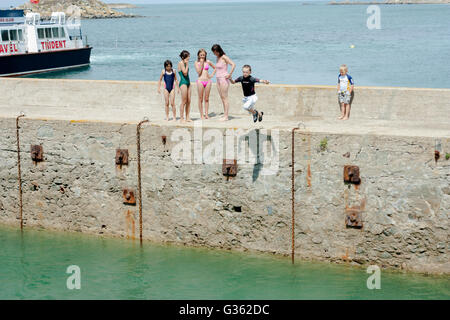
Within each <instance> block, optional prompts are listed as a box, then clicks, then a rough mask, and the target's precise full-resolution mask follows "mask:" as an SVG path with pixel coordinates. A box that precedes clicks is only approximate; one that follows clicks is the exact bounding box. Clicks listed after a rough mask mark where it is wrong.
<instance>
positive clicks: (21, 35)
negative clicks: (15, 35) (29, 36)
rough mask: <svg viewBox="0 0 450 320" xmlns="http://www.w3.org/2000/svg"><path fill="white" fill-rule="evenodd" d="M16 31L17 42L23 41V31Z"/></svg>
mask: <svg viewBox="0 0 450 320" xmlns="http://www.w3.org/2000/svg"><path fill="white" fill-rule="evenodd" d="M18 31H19V40H20V41H23V31H22V29H19V30H18Z"/></svg>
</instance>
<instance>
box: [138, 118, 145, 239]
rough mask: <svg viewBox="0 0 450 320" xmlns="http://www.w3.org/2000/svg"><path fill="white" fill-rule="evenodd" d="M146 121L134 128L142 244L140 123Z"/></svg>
mask: <svg viewBox="0 0 450 320" xmlns="http://www.w3.org/2000/svg"><path fill="white" fill-rule="evenodd" d="M145 122H148V119H145V118H144V120H142V121H141V122H139V123H138V125H137V128H136V140H137V165H138V192H139V241H140V243H141V246H142V187H141V125H142V124H143V123H145Z"/></svg>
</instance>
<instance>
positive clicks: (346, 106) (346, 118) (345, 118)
mask: <svg viewBox="0 0 450 320" xmlns="http://www.w3.org/2000/svg"><path fill="white" fill-rule="evenodd" d="M349 115H350V105H349V104H347V103H346V104H345V115H344V117H343V118H342V120H348V118H349Z"/></svg>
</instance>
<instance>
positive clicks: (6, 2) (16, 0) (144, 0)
mask: <svg viewBox="0 0 450 320" xmlns="http://www.w3.org/2000/svg"><path fill="white" fill-rule="evenodd" d="M101 1H103V2H105V3H129V4H162V3H174V4H176V3H214V2H217V3H218V2H250V1H251V2H274V1H275V0H101ZM282 1H299V0H282ZM309 1H326V0H309ZM25 2H28V1H26V0H1V1H0V8H2V7H3V8H7V7H9V6H19V5H22V4H24V3H25Z"/></svg>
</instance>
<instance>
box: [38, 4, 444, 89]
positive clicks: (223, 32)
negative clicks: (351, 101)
mask: <svg viewBox="0 0 450 320" xmlns="http://www.w3.org/2000/svg"><path fill="white" fill-rule="evenodd" d="M367 8H368V6H367V5H328V4H327V1H315V2H307V3H304V2H282V1H274V2H266V3H254V2H251V3H245V2H241V3H204V4H153V5H140V7H138V8H133V9H123V11H124V12H127V13H133V14H136V15H140V16H143V17H141V18H131V19H101V20H82V29H83V32H84V33H85V34H87V36H88V42H89V44H90V45H92V47H93V51H92V57H91V62H92V63H91V66H90V67H89V68H84V69H80V70H76V71H70V72H58V73H52V74H45V75H36V76H34V77H47V78H77V79H114V80H158V78H159V75H160V73H161V70H162V69H163V63H164V61H165V60H166V59H170V60H172V62H173V63H174V67H176V65H177V63H178V61H179V57H178V55H179V53H180V52H181V51H182V50H184V49H185V50H188V51H189V52H190V53H191V70H190V75H191V80H192V81H195V80H196V79H197V76H196V72H195V69H194V67H193V61H194V60H195V58H196V56H197V51H198V50H199V49H200V48H205V49H206V50H207V51H208V59H211V60H212V61H213V62H215V57H214V56H213V54H212V53H211V50H210V49H211V46H212V45H213V44H215V43H219V44H220V45H222V47H223V49H224V51H225V52H226V54H227V55H228V56H229V57H230V58H231V59H233V60H234V62H235V63H236V64H237V69H236V71H235V73H234V75H235V76H237V75H239V74H240V68H241V67H242V65H244V64H250V65H251V66H252V70H253V74H254V75H255V76H257V77H260V78H263V79H268V80H270V81H271V82H272V83H280V84H318V85H335V84H336V83H337V75H338V72H339V66H340V65H341V64H343V63H345V64H347V65H348V67H349V74H351V75H352V76H353V78H354V80H355V84H356V85H360V86H365V85H367V86H404V87H427V88H450V76H449V75H450V63H449V57H450V19H449V17H450V5H380V6H379V8H380V29H369V28H368V26H367V20H368V19H369V18H370V17H371V15H372V13H367Z"/></svg>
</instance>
